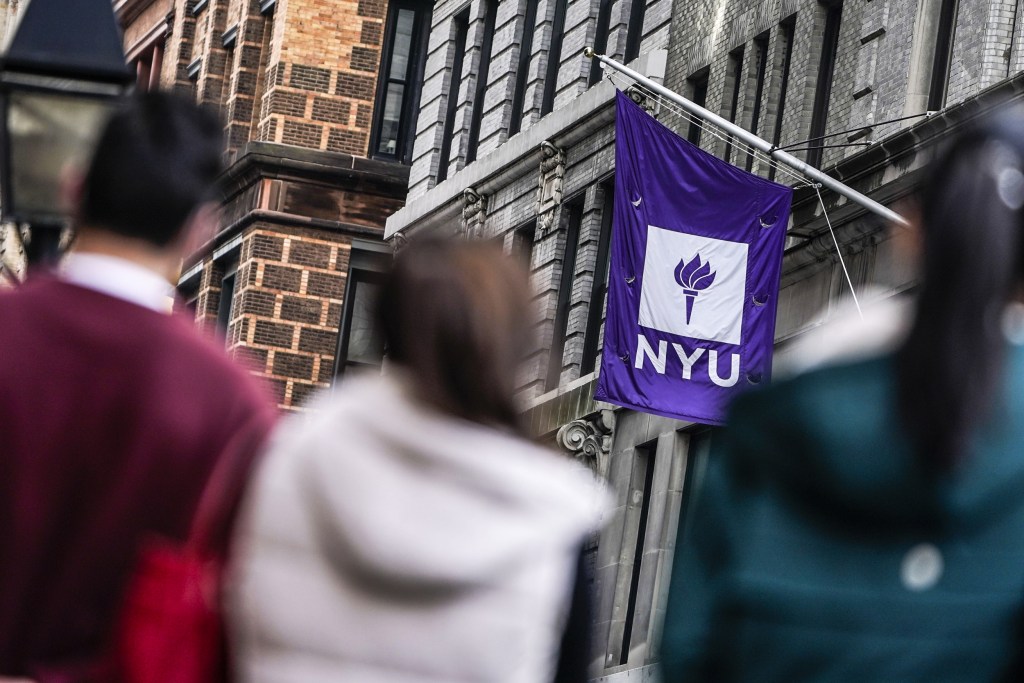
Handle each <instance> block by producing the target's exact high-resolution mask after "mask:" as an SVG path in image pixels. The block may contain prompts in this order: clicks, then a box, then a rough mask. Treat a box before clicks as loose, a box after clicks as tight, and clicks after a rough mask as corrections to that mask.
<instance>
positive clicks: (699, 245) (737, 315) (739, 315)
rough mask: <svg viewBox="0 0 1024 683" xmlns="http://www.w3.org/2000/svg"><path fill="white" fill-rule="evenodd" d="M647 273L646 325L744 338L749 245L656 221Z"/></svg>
mask: <svg viewBox="0 0 1024 683" xmlns="http://www.w3.org/2000/svg"><path fill="white" fill-rule="evenodd" d="M712 264H714V267H713V269H712ZM642 277H643V284H642V287H641V290H640V310H639V319H638V320H637V322H638V323H639V325H640V326H641V327H646V328H648V329H651V330H657V331H659V332H668V333H670V334H675V335H679V336H681V337H689V338H691V339H701V340H704V341H712V342H721V343H724V344H736V345H738V344H739V343H740V341H741V338H742V331H743V304H744V302H745V300H746V287H747V245H746V244H744V243H743V242H728V241H726V240H719V239H714V238H711V237H703V236H700V235H690V234H687V233H683V232H676V231H675V230H666V229H664V228H659V227H657V226H654V225H651V226H648V229H647V251H646V253H645V256H644V264H643V273H642Z"/></svg>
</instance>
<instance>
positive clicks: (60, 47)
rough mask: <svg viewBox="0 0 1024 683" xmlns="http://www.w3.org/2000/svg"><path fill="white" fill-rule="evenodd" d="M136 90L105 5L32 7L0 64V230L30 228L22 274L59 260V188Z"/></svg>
mask: <svg viewBox="0 0 1024 683" xmlns="http://www.w3.org/2000/svg"><path fill="white" fill-rule="evenodd" d="M133 80H134V77H133V74H132V71H131V70H130V69H129V68H128V65H127V63H126V60H125V56H124V48H123V47H122V46H121V33H120V30H119V28H118V26H117V20H116V19H115V17H114V10H113V4H112V3H111V2H110V0H31V1H30V3H29V5H28V7H26V8H25V13H24V15H23V17H22V19H21V22H20V24H19V25H18V28H17V30H16V32H15V34H14V38H13V39H12V41H11V46H10V49H9V50H8V51H7V54H6V55H4V56H3V58H2V62H0V220H3V221H5V222H15V223H18V224H20V225H22V226H26V227H28V233H29V241H28V244H26V245H25V254H26V260H27V261H28V266H29V268H30V269H32V268H34V267H50V266H52V265H54V264H55V263H56V261H57V260H58V258H59V257H60V249H61V247H60V242H61V233H62V232H63V230H64V228H66V227H67V226H68V223H69V216H68V215H67V210H68V208H69V207H64V206H61V200H60V184H61V180H62V176H63V174H64V172H65V171H66V170H67V169H68V168H69V167H72V168H74V167H81V166H82V165H83V164H84V163H85V161H86V160H87V159H88V157H89V154H90V153H91V151H92V147H93V145H94V144H95V141H96V137H97V136H98V135H99V132H100V130H101V127H102V124H103V121H104V120H105V117H106V115H107V114H108V112H109V111H110V109H111V108H112V107H113V106H115V104H116V102H117V100H118V98H120V97H121V96H122V95H123V94H124V93H125V91H126V89H127V87H128V86H129V85H130V84H131V82H132V81H133Z"/></svg>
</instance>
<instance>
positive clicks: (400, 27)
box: [370, 0, 431, 164]
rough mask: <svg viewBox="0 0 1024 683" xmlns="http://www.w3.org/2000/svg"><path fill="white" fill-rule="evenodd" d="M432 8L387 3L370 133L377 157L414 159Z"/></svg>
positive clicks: (400, 0) (408, 0)
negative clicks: (386, 16)
mask: <svg viewBox="0 0 1024 683" xmlns="http://www.w3.org/2000/svg"><path fill="white" fill-rule="evenodd" d="M430 8H431V5H430V4H428V3H425V2H420V1H418V0H393V1H392V3H391V4H390V6H389V7H388V18H387V22H386V23H385V27H384V46H383V51H382V53H381V54H382V58H381V62H380V77H379V78H378V79H377V99H376V102H375V104H374V108H373V111H374V121H373V128H372V130H371V134H370V149H371V150H373V153H372V156H374V157H375V158H384V159H394V160H397V161H401V162H402V163H404V164H409V163H411V162H412V143H413V139H414V138H415V136H416V116H417V114H418V112H419V108H418V104H419V93H420V85H421V83H422V80H423V64H424V61H425V58H426V48H427V35H428V32H429V31H430Z"/></svg>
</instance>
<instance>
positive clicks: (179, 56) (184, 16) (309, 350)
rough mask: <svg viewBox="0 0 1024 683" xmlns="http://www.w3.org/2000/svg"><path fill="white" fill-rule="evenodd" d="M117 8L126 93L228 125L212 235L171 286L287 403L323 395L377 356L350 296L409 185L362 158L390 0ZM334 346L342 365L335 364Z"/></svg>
mask: <svg viewBox="0 0 1024 683" xmlns="http://www.w3.org/2000/svg"><path fill="white" fill-rule="evenodd" d="M114 7H115V10H116V13H117V16H118V19H119V21H120V22H121V25H122V27H123V30H124V43H125V50H126V54H127V57H128V59H129V61H130V62H131V63H132V64H133V65H134V66H135V68H136V71H137V74H138V87H139V88H141V89H148V88H161V89H167V90H174V91H177V92H180V93H184V94H185V95H187V96H189V97H193V98H195V100H196V101H198V102H201V103H204V104H206V105H209V106H211V107H214V108H216V109H218V110H219V111H220V112H221V114H222V115H223V117H224V119H225V120H226V126H227V127H226V137H227V148H226V151H225V154H226V159H227V161H228V163H229V168H228V170H227V172H226V174H225V176H224V178H223V183H222V185H223V191H224V211H223V218H222V222H221V226H220V230H219V231H218V232H217V234H216V235H215V236H213V238H212V239H211V240H210V241H209V243H208V244H207V245H206V246H205V247H204V248H202V249H201V250H200V251H199V253H197V254H194V255H192V256H191V257H190V258H189V259H188V260H187V262H186V264H185V269H184V272H183V274H182V276H181V281H180V284H179V290H180V292H181V293H182V294H183V295H184V297H185V299H186V300H187V301H189V302H190V305H192V306H194V308H195V315H196V319H197V322H198V324H199V325H201V326H204V327H219V328H220V330H221V333H222V334H223V335H224V336H225V338H226V343H227V346H228V348H229V349H230V350H231V351H233V352H234V353H236V354H239V355H243V356H246V357H248V358H249V359H250V360H251V361H252V362H254V363H255V365H256V368H257V369H258V371H259V374H261V375H262V376H263V377H264V378H266V379H267V380H268V381H269V382H270V384H271V385H273V387H274V388H275V390H276V392H277V399H278V402H279V404H280V405H281V407H282V408H285V409H294V408H297V407H298V406H300V405H301V404H302V402H303V400H304V399H305V398H306V397H307V396H308V395H309V394H310V393H311V392H312V391H314V390H315V389H316V388H318V387H324V386H327V385H328V384H329V383H330V382H331V381H332V379H333V377H334V375H335V372H336V371H338V370H339V369H340V371H343V370H344V367H345V366H346V365H347V364H349V363H348V362H347V361H348V360H352V361H353V362H360V363H373V362H376V361H377V360H379V349H377V348H375V347H374V345H373V340H372V339H365V337H366V333H365V329H364V328H365V319H364V318H365V315H364V309H365V299H366V296H365V295H366V294H368V292H363V293H362V294H360V293H359V292H358V291H357V290H358V286H359V285H360V283H362V284H363V285H365V287H364V288H371V287H372V280H373V278H372V273H373V271H374V269H376V268H379V264H380V263H381V262H382V259H385V258H386V256H387V249H386V248H385V247H384V245H383V243H382V241H381V238H382V236H383V227H384V220H385V219H386V217H387V216H389V215H390V214H392V213H393V212H394V211H395V210H397V209H398V208H400V207H401V206H402V204H403V200H404V197H405V194H406V185H407V177H408V167H407V166H405V165H403V164H402V163H401V161H402V159H401V158H400V157H399V156H398V155H396V154H391V155H389V154H384V155H380V154H373V153H372V152H371V150H370V142H371V137H372V136H376V138H379V137H380V134H379V133H378V132H377V131H375V127H377V128H379V127H380V126H381V125H382V123H381V121H379V120H377V119H375V118H374V111H375V101H376V99H377V97H378V72H379V67H380V63H381V55H382V50H384V49H392V48H394V47H395V46H397V49H399V50H401V49H402V47H401V44H400V42H401V41H400V40H396V39H395V38H394V36H392V35H390V34H389V33H388V30H387V9H388V8H387V6H386V5H385V4H384V3H383V2H382V1H381V0H350V1H332V0H280V2H276V1H275V0H115V2H114ZM392 23H393V22H392ZM391 33H393V31H392V32H391ZM389 36H390V37H389ZM386 40H388V41H390V42H389V43H388V45H385V42H386ZM366 273H369V275H368V276H367V275H366ZM346 302H349V303H348V304H346ZM352 337H355V338H357V339H356V340H357V342H359V343H356V344H351V343H350V341H351V339H350V338H352ZM360 340H362V341H360ZM357 347H358V348H357ZM339 350H340V352H341V353H346V352H348V355H351V356H353V358H352V359H346V358H341V359H340V361H339V358H338V355H339Z"/></svg>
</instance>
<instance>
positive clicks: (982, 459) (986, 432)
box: [720, 347, 1024, 532]
mask: <svg viewBox="0 0 1024 683" xmlns="http://www.w3.org/2000/svg"><path fill="white" fill-rule="evenodd" d="M892 364H893V359H892V358H891V357H881V358H876V359H871V360H867V361H861V362H857V363H852V364H848V365H838V366H833V367H827V368H823V369H821V370H817V371H814V372H809V373H807V374H805V375H801V376H799V377H796V378H794V379H791V380H787V381H783V382H780V383H778V384H775V385H773V386H772V387H770V388H768V389H767V390H765V391H762V392H758V393H754V394H749V395H747V396H745V397H743V398H741V399H740V400H739V401H737V403H736V405H735V410H734V412H733V416H732V418H731V420H730V425H731V426H730V427H729V428H728V429H726V430H723V432H722V433H721V435H720V437H721V442H722V443H721V446H722V447H723V448H724V450H725V451H727V452H728V453H729V454H731V455H732V456H734V457H733V462H734V465H735V467H736V468H738V474H739V475H740V476H741V478H742V477H745V478H747V479H748V480H749V479H750V478H754V479H757V480H760V481H763V482H767V483H768V484H769V485H770V486H771V487H773V488H775V489H777V490H780V491H781V492H782V493H783V495H785V496H787V497H788V498H790V499H791V500H792V501H793V502H794V503H795V504H796V505H797V506H799V507H801V508H804V509H810V510H811V511H812V512H813V513H814V515H815V516H816V517H818V518H819V519H822V520H826V521H828V522H834V523H837V524H844V525H852V526H871V527H879V526H881V527H883V528H886V529H890V530H892V531H894V532H899V531H901V530H909V529H913V530H920V528H921V527H922V526H925V527H935V526H946V525H950V524H956V525H960V526H961V527H962V526H965V525H966V526H968V527H969V526H971V525H978V524H988V523H991V522H992V521H993V519H995V518H998V517H999V516H1000V515H1002V514H1003V513H1006V512H1009V511H1012V510H1016V509H1017V508H1018V506H1019V505H1020V504H1021V500H1022V499H1021V496H1020V491H1022V490H1024V456H1022V451H1021V446H1020V444H1022V443H1024V352H1022V350H1021V349H1020V348H1019V347H1013V348H1012V350H1011V352H1010V355H1009V356H1008V358H1007V371H1008V372H1007V376H1008V380H1007V383H1006V386H1005V389H1006V391H1005V396H1004V400H1003V402H1002V405H1001V407H1000V409H999V411H998V414H997V415H996V417H995V418H994V419H993V420H992V424H991V425H990V426H988V427H986V428H985V429H983V430H981V432H980V433H979V434H978V435H977V437H976V438H975V439H974V440H973V444H972V447H971V449H970V454H969V456H968V457H967V458H965V460H964V461H963V463H962V464H961V465H960V466H959V467H957V468H956V469H955V470H953V471H952V472H949V473H945V474H934V473H932V472H929V471H928V470H927V468H925V467H922V466H921V464H920V463H919V462H918V459H917V458H916V457H915V456H914V454H913V449H912V448H911V444H910V443H909V439H908V438H907V437H906V435H905V434H904V433H903V429H902V427H901V425H900V423H899V419H898V416H897V411H896V402H895V385H894V382H893V377H894V372H893V367H892ZM936 419H941V416H937V417H936Z"/></svg>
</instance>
